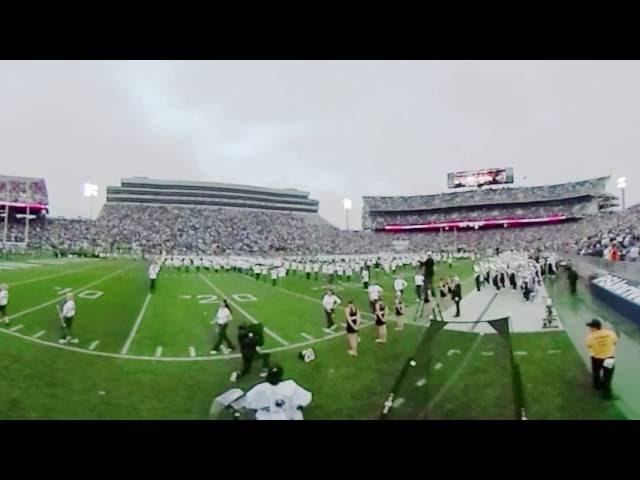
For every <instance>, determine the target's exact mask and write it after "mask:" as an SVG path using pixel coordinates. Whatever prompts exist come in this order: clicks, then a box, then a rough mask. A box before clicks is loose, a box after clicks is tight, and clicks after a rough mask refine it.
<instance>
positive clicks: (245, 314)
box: [198, 273, 289, 346]
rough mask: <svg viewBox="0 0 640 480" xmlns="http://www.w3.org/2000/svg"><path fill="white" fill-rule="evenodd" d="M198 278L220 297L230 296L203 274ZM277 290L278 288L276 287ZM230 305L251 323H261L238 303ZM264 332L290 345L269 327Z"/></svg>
mask: <svg viewBox="0 0 640 480" xmlns="http://www.w3.org/2000/svg"><path fill="white" fill-rule="evenodd" d="M198 276H199V277H200V278H201V279H202V281H203V282H204V283H206V284H207V285H209V286H210V287H211V288H212V289H214V290H215V291H216V292H217V293H218V295H220V296H222V297H225V298H227V297H228V296H227V295H225V294H224V292H222V291H221V290H220V289H219V288H217V287H216V286H215V285H214V284H213V283H211V282H210V281H209V280H208V279H207V278H206V277H205V276H204V275H202V274H201V273H199V274H198ZM276 288H277V287H276ZM229 303H230V304H231V305H233V306H234V307H235V308H236V309H237V310H238V311H239V312H240V313H242V314H243V315H244V316H245V317H247V318H248V319H249V320H250V321H252V322H253V323H259V322H258V321H257V320H256V319H255V318H253V317H252V316H251V315H249V314H248V313H247V312H245V311H244V310H243V309H242V308H240V307H239V306H238V304H237V303H235V302H232V301H231V300H229ZM264 331H265V333H267V334H269V335H271V336H272V337H273V338H275V339H276V340H277V341H278V342H280V343H281V344H283V345H285V346H286V345H289V342H287V341H286V340H285V339H283V338H282V337H279V336H278V335H276V334H275V333H274V332H273V331H271V330H269V329H268V328H267V327H264Z"/></svg>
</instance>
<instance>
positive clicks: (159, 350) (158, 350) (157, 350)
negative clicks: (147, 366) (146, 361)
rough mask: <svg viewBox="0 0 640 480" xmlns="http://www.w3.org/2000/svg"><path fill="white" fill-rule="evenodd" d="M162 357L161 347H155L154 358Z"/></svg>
mask: <svg viewBox="0 0 640 480" xmlns="http://www.w3.org/2000/svg"><path fill="white" fill-rule="evenodd" d="M161 356H162V347H156V357H158V358H159V357H161Z"/></svg>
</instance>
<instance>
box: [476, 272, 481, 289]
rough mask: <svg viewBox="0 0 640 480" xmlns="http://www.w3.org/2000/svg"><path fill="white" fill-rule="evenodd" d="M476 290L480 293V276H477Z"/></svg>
mask: <svg viewBox="0 0 640 480" xmlns="http://www.w3.org/2000/svg"><path fill="white" fill-rule="evenodd" d="M476 289H477V290H478V291H480V275H476Z"/></svg>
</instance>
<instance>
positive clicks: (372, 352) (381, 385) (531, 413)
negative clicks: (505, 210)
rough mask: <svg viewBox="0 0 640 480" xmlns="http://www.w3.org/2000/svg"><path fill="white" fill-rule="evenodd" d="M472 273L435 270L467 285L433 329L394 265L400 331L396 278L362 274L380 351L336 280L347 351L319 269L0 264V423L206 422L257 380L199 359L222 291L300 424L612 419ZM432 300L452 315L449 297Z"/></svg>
mask: <svg viewBox="0 0 640 480" xmlns="http://www.w3.org/2000/svg"><path fill="white" fill-rule="evenodd" d="M471 271H472V269H471V264H470V262H468V261H459V262H457V263H454V265H453V268H451V269H450V268H449V267H448V266H447V265H446V264H439V265H437V267H436V275H435V279H436V281H437V280H439V279H440V278H443V277H446V276H449V275H454V274H456V275H458V276H459V277H460V278H461V280H462V284H463V294H464V298H463V301H462V312H463V315H462V317H461V318H460V320H461V321H462V322H461V323H459V324H458V325H453V324H447V325H446V328H440V327H441V326H443V325H440V326H434V324H436V323H439V322H429V316H430V313H431V310H430V309H431V305H433V302H432V303H431V304H425V305H424V307H423V305H421V304H420V302H417V301H416V298H415V294H414V292H413V282H412V279H413V273H414V271H413V269H412V268H406V269H404V270H403V273H404V275H405V278H406V279H407V281H408V283H409V285H410V286H409V288H408V289H407V291H405V299H406V305H407V307H408V308H407V313H406V320H407V325H406V327H405V329H404V330H403V331H396V330H395V329H394V327H395V324H394V323H393V318H394V316H393V308H392V307H393V298H394V295H393V289H392V280H393V277H392V276H391V275H386V274H384V273H383V272H382V271H375V272H373V273H372V280H376V281H378V282H379V283H380V285H381V286H382V287H383V289H384V300H385V302H386V304H387V306H388V307H389V310H390V314H389V319H390V320H391V322H390V323H389V326H388V330H389V333H388V342H387V343H386V344H384V345H381V344H377V343H375V342H374V339H375V327H374V325H373V323H372V317H371V315H369V314H368V313H366V314H365V312H368V311H369V306H368V301H367V296H366V293H365V292H364V291H363V288H362V286H361V284H360V279H359V277H358V276H357V275H356V276H355V277H354V278H352V279H351V280H350V281H347V280H346V279H345V280H344V281H335V282H334V284H333V288H334V289H335V293H336V294H337V295H338V296H339V297H340V298H341V299H342V300H343V302H345V303H346V300H347V299H349V298H353V300H354V301H355V303H356V305H357V306H358V307H359V308H360V309H361V311H362V312H363V320H364V321H365V325H364V327H363V328H362V330H361V342H360V345H359V355H358V357H351V356H349V355H347V345H346V338H345V335H344V328H343V326H342V325H343V323H344V313H343V311H342V309H338V310H337V311H336V321H337V323H339V324H340V327H339V328H337V329H336V330H335V331H327V330H325V319H324V313H323V310H322V306H321V303H320V301H321V298H322V295H323V293H324V288H325V287H326V286H327V280H326V278H324V277H323V276H322V275H321V276H320V278H319V279H317V280H316V279H315V278H314V277H313V274H312V278H311V279H310V280H307V279H306V278H305V276H304V274H302V273H298V274H297V275H293V274H290V275H289V276H287V277H286V278H284V279H282V280H278V282H277V285H276V286H273V285H272V284H271V279H270V278H269V279H261V280H260V281H256V279H255V278H253V277H252V276H248V275H243V274H241V273H235V272H217V273H214V272H210V271H206V270H204V269H202V270H201V271H199V272H197V271H195V269H193V268H192V269H191V270H190V271H189V272H188V273H187V272H185V271H178V270H176V269H173V268H168V267H163V269H162V271H161V273H160V275H159V278H158V283H157V288H156V291H155V293H150V292H149V283H148V279H147V264H146V263H145V262H142V261H132V260H102V259H61V260H54V259H44V258H33V259H31V260H27V259H24V258H19V259H18V258H14V259H11V260H0V283H8V284H9V286H10V302H9V306H8V309H7V314H8V315H9V317H10V325H8V326H3V327H0V368H1V369H2V372H3V374H2V376H0V419H206V418H208V413H209V407H210V405H211V402H212V400H213V398H214V397H215V396H217V395H219V394H220V393H222V392H224V391H226V390H228V389H229V388H231V387H233V386H234V385H237V386H239V387H240V388H243V389H246V388H248V387H250V386H251V385H253V384H255V383H257V382H259V381H261V378H260V377H259V375H258V373H259V365H258V364H257V363H256V364H254V366H253V371H252V372H251V374H250V375H248V376H247V377H245V378H244V379H243V380H242V381H240V382H239V383H238V384H233V383H231V382H230V381H229V376H230V374H231V372H232V371H234V370H238V369H239V368H240V365H241V361H240V358H239V355H238V354H234V353H229V352H220V354H218V355H210V354H209V351H210V350H211V347H212V344H213V341H214V326H213V325H212V324H211V322H212V320H213V318H214V315H215V312H216V311H217V309H218V306H219V304H220V302H221V300H222V299H225V298H226V299H228V300H229V302H230V304H231V308H232V310H233V316H234V318H233V321H232V323H231V325H230V327H229V335H230V338H231V339H232V340H233V341H234V343H236V344H237V340H236V336H237V326H238V325H239V324H240V323H241V322H247V323H251V322H260V323H262V324H263V325H264V326H265V345H264V347H263V350H264V351H268V352H270V353H271V358H272V361H274V362H277V363H280V364H282V365H283V367H284V370H285V377H286V378H293V379H295V380H296V381H298V382H299V383H300V384H301V385H302V386H304V387H305V388H307V389H308V390H311V392H312V393H313V395H314V397H313V402H312V404H311V405H310V406H309V408H308V409H307V410H306V411H305V418H307V419H377V418H380V417H381V413H382V411H383V408H384V404H385V401H386V400H388V399H389V394H390V393H394V395H393V398H392V401H391V403H392V405H393V406H392V407H391V408H390V409H389V412H388V415H386V417H385V418H390V419H516V418H522V417H523V416H524V417H526V418H528V419H619V418H624V416H623V415H622V414H621V413H620V411H619V410H618V409H617V408H616V405H615V403H607V402H605V401H603V400H601V399H600V398H599V397H597V396H595V395H594V394H593V392H592V391H591V385H590V374H589V372H588V370H587V369H586V367H585V365H584V363H583V361H582V360H581V358H580V356H579V354H578V351H577V350H576V347H575V346H574V344H573V343H572V342H571V340H570V339H569V337H568V336H567V334H566V333H565V331H564V329H562V328H560V329H558V330H546V331H535V328H534V329H531V328H528V327H527V328H524V327H523V330H522V331H518V328H519V327H518V325H525V327H526V325H528V324H527V323H526V321H525V320H526V319H523V318H524V316H526V315H529V313H527V311H524V310H522V312H523V313H519V312H520V310H518V309H519V308H520V307H519V306H518V305H517V303H514V302H515V301H516V300H515V298H516V297H515V296H514V295H516V293H515V292H501V294H500V295H495V293H494V292H493V291H492V290H493V289H489V288H487V289H484V290H483V291H482V292H480V293H478V292H474V291H473V290H474V286H473V279H472V278H471ZM555 281H556V282H559V281H560V279H556V280H555ZM69 292H73V293H74V294H75V295H76V302H77V315H76V317H75V320H74V325H73V331H74V336H76V337H78V339H79V342H78V343H77V344H64V345H61V344H59V343H58V339H59V338H60V320H59V318H58V315H57V311H56V307H57V305H59V304H60V303H61V301H62V299H63V297H64V295H65V294H66V293H69ZM554 292H557V293H554V295H563V294H564V293H562V289H560V288H555V289H554ZM509 295H511V296H509ZM438 300H439V301H440V299H438ZM440 305H441V308H442V311H443V317H444V319H445V320H446V321H447V322H449V321H452V320H453V319H452V316H451V315H452V309H451V308H450V305H449V302H448V301H447V300H446V299H445V300H443V301H441V303H440ZM531 308H534V307H531ZM532 311H533V310H532ZM505 316H507V317H509V318H510V320H509V322H510V323H509V325H511V326H512V327H514V328H513V329H512V330H511V333H510V334H508V335H506V336H504V335H499V334H498V333H497V332H496V331H495V330H492V328H493V327H492V326H491V323H490V321H493V320H497V319H500V318H503V317H505ZM520 317H522V318H520ZM561 320H562V318H561ZM527 321H528V320H527ZM436 327H437V328H436ZM436 330H438V331H436ZM505 339H507V340H505ZM307 347H312V348H313V349H314V350H315V352H316V355H317V358H316V360H314V361H312V362H310V363H305V362H303V361H302V360H300V359H299V358H298V354H299V353H300V351H301V350H303V349H304V348H307ZM578 348H580V347H578ZM410 360H414V362H415V366H410V364H409V363H408V362H409V361H410ZM408 365H409V366H408Z"/></svg>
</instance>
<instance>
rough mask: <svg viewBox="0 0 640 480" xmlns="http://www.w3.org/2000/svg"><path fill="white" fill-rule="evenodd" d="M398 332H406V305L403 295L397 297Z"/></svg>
mask: <svg viewBox="0 0 640 480" xmlns="http://www.w3.org/2000/svg"><path fill="white" fill-rule="evenodd" d="M395 313H396V330H399V331H401V330H404V303H403V302H402V295H396V305H395Z"/></svg>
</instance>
